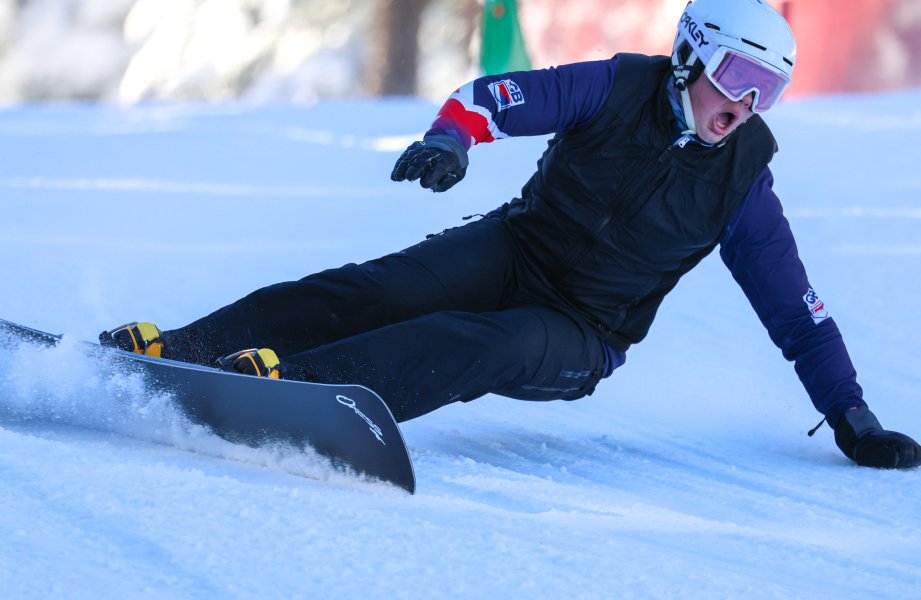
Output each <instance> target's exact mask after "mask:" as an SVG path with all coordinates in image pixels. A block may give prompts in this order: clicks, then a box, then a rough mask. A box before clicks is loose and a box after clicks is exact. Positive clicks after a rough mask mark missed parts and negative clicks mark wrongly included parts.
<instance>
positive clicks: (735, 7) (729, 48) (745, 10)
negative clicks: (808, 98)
mask: <svg viewBox="0 0 921 600" xmlns="http://www.w3.org/2000/svg"><path fill="white" fill-rule="evenodd" d="M795 60H796V43H795V41H794V40H793V31H792V30H791V29H790V25H789V24H787V21H786V20H785V19H784V18H783V16H781V15H780V13H778V12H777V11H776V10H774V8H773V7H772V6H771V5H769V4H768V3H767V2H765V1H764V0H696V1H695V2H691V3H688V5H687V7H686V8H685V10H684V13H683V14H682V15H681V19H680V20H679V21H678V33H677V35H676V36H675V43H674V46H673V47H672V65H673V71H674V75H675V85H676V87H677V88H678V90H680V91H681V95H682V100H683V102H684V112H685V118H686V119H687V121H688V129H689V132H691V133H693V130H694V123H693V121H694V117H693V113H692V111H691V110H690V99H689V98H688V94H687V90H686V88H687V85H688V84H689V83H690V82H692V81H694V79H696V78H697V77H699V76H700V74H701V73H703V74H705V75H706V76H707V78H708V79H710V81H711V82H712V83H713V85H714V86H716V88H717V89H718V90H720V91H721V92H722V93H723V94H724V95H726V96H727V97H729V98H730V99H732V100H741V99H742V98H743V97H745V96H746V95H747V94H749V93H751V92H754V100H753V102H752V110H754V111H755V112H764V111H766V110H768V109H769V108H771V107H772V106H774V105H775V104H776V103H777V101H778V100H779V98H780V95H781V94H782V93H783V91H784V90H785V89H786V87H787V86H788V85H789V83H790V76H791V75H792V73H793V63H794V62H795Z"/></svg>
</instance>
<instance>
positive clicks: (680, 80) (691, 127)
mask: <svg viewBox="0 0 921 600" xmlns="http://www.w3.org/2000/svg"><path fill="white" fill-rule="evenodd" d="M695 60H697V52H695V51H694V48H691V54H690V55H688V59H687V60H686V61H684V62H685V64H683V65H681V64H678V52H677V51H676V52H673V53H672V71H673V72H674V74H675V87H677V88H678V93H679V94H680V95H681V108H682V110H684V122H685V123H687V126H688V128H687V129H686V130H685V131H682V132H681V133H682V134H683V135H695V134H696V133H697V124H696V123H694V109H693V108H692V107H691V95H690V94H689V93H688V82H687V78H688V77H689V76H690V74H691V70H692V65H693V64H694V61H695Z"/></svg>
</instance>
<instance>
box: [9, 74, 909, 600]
mask: <svg viewBox="0 0 921 600" xmlns="http://www.w3.org/2000/svg"><path fill="white" fill-rule="evenodd" d="M919 107H921V91H910V92H904V93H899V94H891V95H880V96H864V97H837V98H823V99H813V100H808V101H796V102H789V103H786V104H784V105H782V106H781V107H780V108H779V109H778V110H777V111H776V113H775V114H770V115H768V121H769V123H770V124H771V126H772V128H773V130H774V132H775V134H776V136H777V138H778V140H779V144H780V148H781V152H780V153H779V154H778V155H777V157H776V159H775V161H774V163H773V164H772V168H773V170H774V173H775V176H776V178H777V182H776V185H775V189H776V191H777V192H778V194H779V195H780V197H781V199H782V200H783V201H784V204H785V207H786V214H787V216H788V218H789V219H790V221H791V224H792V227H793V229H794V232H795V233H796V234H797V237H798V241H799V248H800V254H801V256H802V258H803V260H804V262H805V263H806V266H807V269H808V271H809V273H810V277H811V282H812V284H813V287H814V288H815V289H816V290H817V291H818V293H819V294H820V296H821V297H822V299H823V300H824V301H825V302H826V304H827V306H828V307H829V310H830V312H831V315H832V316H833V317H834V318H835V321H836V322H837V323H838V326H839V327H840V328H841V330H842V332H843V334H844V336H845V340H846V341H847V343H848V347H849V349H850V352H851V356H852V358H853V360H854V363H855V365H856V367H857V371H858V375H859V380H860V382H861V384H862V385H863V387H864V390H865V395H866V398H867V400H868V402H869V404H870V406H871V408H873V410H874V411H875V412H876V414H877V415H878V417H879V418H880V420H881V421H882V423H883V425H884V426H886V427H888V428H890V429H895V430H898V431H902V432H904V433H908V434H909V435H913V436H915V437H919V436H921V404H919V387H921V386H919V382H921V374H919V369H918V365H919V357H921V339H919V335H918V331H919V329H921V327H919V320H921V318H919V317H917V316H916V312H917V310H918V296H919V293H921V241H919V240H921V236H919V227H921V176H919V170H918V162H919V158H921V152H919V150H918V145H917V140H918V139H919V138H921V108H919ZM435 108H436V107H435V106H433V105H431V104H428V103H425V102H422V101H413V100H389V101H371V100H366V101H365V100H362V101H359V100H353V101H335V102H328V103H319V104H314V105H311V106H285V105H262V106H251V105H246V104H239V103H224V104H213V105H212V104H190V105H182V104H180V105H175V104H164V105H159V104H151V105H140V106H136V107H131V108H124V107H113V106H105V105H81V104H62V105H45V106H22V107H14V108H7V109H4V110H2V111H0V205H2V209H3V210H2V215H3V218H2V220H0V256H3V260H2V261H0V282H2V286H3V293H2V295H0V317H2V318H5V319H9V320H13V321H17V322H20V323H23V324H26V325H30V326H33V327H37V328H39V329H44V330H48V331H53V332H63V333H65V334H68V335H67V336H66V337H65V341H64V343H63V344H62V346H61V347H59V348H57V349H53V350H40V349H36V348H29V347H21V348H19V349H16V350H3V351H2V352H0V590H2V595H3V597H5V598H45V597H53V596H58V597H65V598H130V597H151V598H214V597H222V598H314V597H324V598H358V597H361V598H392V597H396V598H430V597H432V598H441V597H451V598H455V597H457V598H479V597H525V596H526V597H534V598H558V597H565V598H573V599H574V598H600V597H610V598H630V597H635V598H785V599H786V598H817V597H839V598H911V597H914V598H918V597H921V558H919V557H921V505H919V498H921V472H919V471H909V472H896V471H879V470H871V469H863V468H859V467H856V466H855V465H853V464H852V463H851V462H850V461H848V460H847V459H846V458H845V457H844V456H842V455H841V454H840V452H839V451H838V449H837V448H836V447H835V445H834V441H833V435H832V431H831V429H829V428H828V427H823V428H822V429H820V430H819V432H818V433H817V434H816V436H815V437H814V438H808V437H807V436H806V431H807V430H808V429H809V428H811V427H812V426H813V425H815V424H816V423H817V422H818V420H819V419H820V418H821V416H820V415H819V413H817V412H816V411H815V409H814V408H813V407H812V405H811V403H810V402H809V399H808V398H807V396H806V394H805V392H804V390H803V388H802V386H801V385H800V383H799V381H798V379H797V378H796V375H795V373H794V371H793V368H792V365H791V364H789V363H787V362H786V361H785V360H784V359H783V358H782V356H781V355H780V352H779V351H778V350H777V349H776V348H775V347H774V346H773V345H772V344H771V342H770V340H769V338H768V337H767V335H766V333H765V331H764V330H763V328H762V326H761V324H760V323H759V321H758V319H757V318H756V316H755V314H754V312H753V311H752V310H751V308H750V306H749V305H748V302H747V301H746V300H745V298H744V296H743V295H742V293H741V291H740V290H739V289H738V287H737V286H736V284H735V283H734V282H733V280H732V278H731V277H730V275H729V273H728V271H727V270H726V269H725V267H724V266H723V264H722V263H721V261H720V260H719V258H718V256H717V254H716V253H714V254H713V255H712V256H710V257H709V258H707V259H706V260H705V261H704V262H703V263H702V264H701V265H700V267H698V268H697V269H696V270H695V271H694V272H692V273H691V274H689V275H688V276H686V277H685V279H684V280H683V281H682V282H681V283H680V284H679V286H678V288H677V289H676V290H675V292H674V293H673V294H672V295H671V296H670V297H669V298H668V299H667V300H666V301H665V303H664V304H663V306H662V309H661V311H660V314H659V317H658V320H657V321H656V323H655V325H654V326H653V329H652V332H651V333H650V335H649V338H648V339H647V340H646V341H645V342H644V343H642V344H640V345H638V346H636V347H635V348H633V349H631V351H630V352H629V358H628V362H627V364H626V365H625V366H624V367H623V368H622V369H620V370H618V371H617V372H616V373H615V375H614V376H613V377H611V378H610V379H609V380H606V381H604V382H603V383H602V384H601V385H600V386H599V388H598V390H597V391H596V392H595V394H594V395H593V396H591V397H589V398H585V399H583V400H579V401H575V402H548V403H529V402H522V401H515V400H509V399H504V398H499V397H495V396H489V397H486V398H483V399H480V400H478V401H475V402H472V403H468V404H458V405H452V406H449V407H446V408H444V409H441V410H439V411H436V412H435V413H432V414H430V415H427V416H424V417H422V418H419V419H417V420H414V421H411V422H408V423H404V424H403V425H402V426H401V429H402V431H403V434H404V437H405V438H406V442H407V444H408V447H409V450H410V453H411V456H412V459H413V461H414V464H415V469H416V475H417V479H418V492H417V494H416V495H414V496H410V495H408V494H406V493H405V492H403V491H401V490H398V489H395V488H393V487H390V486H387V485H384V484H381V483H375V482H369V481H363V480H360V479H357V478H353V477H350V476H347V475H344V474H340V473H337V472H334V471H331V470H330V469H329V468H328V467H327V466H325V464H324V463H323V461H322V460H319V459H317V458H316V457H315V456H312V455H310V453H309V452H300V451H298V450H296V449H292V448H273V449H261V450H259V449H251V448H245V447H239V446H235V445H232V444H230V443H228V442H225V441H223V440H221V439H220V438H218V437H216V436H214V435H213V434H211V433H210V432H209V431H208V430H207V429H205V428H203V427H200V426H195V425H193V424H191V423H189V422H188V421H187V420H186V419H185V418H184V417H183V416H182V414H181V413H180V412H178V411H177V410H176V409H175V408H174V407H173V405H172V404H171V403H170V399H169V398H168V397H163V396H157V395H155V394H151V393H150V392H149V391H148V390H145V386H144V382H143V381H140V380H135V379H132V378H131V377H128V376H125V375H119V374H118V373H114V372H112V370H111V369H110V368H109V367H108V366H107V365H106V364H103V363H100V362H98V360H96V359H92V358H89V357H86V356H84V354H83V352H82V351H81V345H80V344H79V343H78V342H77V341H76V340H79V339H95V336H96V335H97V334H98V332H99V331H101V330H103V329H107V328H111V327H113V326H115V325H118V324H120V323H123V322H126V321H131V320H150V321H153V322H155V323H157V324H159V325H160V326H161V327H163V328H174V327H178V326H181V325H184V324H186V323H188V322H190V321H192V320H194V319H196V318H198V317H200V316H202V315H204V314H207V313H208V312H210V311H212V310H214V309H216V308H218V307H220V306H222V305H224V304H226V303H228V302H230V301H233V300H235V299H236V298H238V297H240V296H242V295H244V294H246V293H248V292H249V291H251V290H253V289H256V288H258V287H261V286H263V285H267V284H270V283H274V282H277V281H282V280H289V279H296V278H300V277H302V276H304V275H306V274H309V273H312V272H315V271H317V270H320V269H324V268H329V267H335V266H338V265H341V264H343V263H346V262H352V261H362V260H366V259H370V258H374V257H377V256H379V255H382V254H384V253H387V252H390V251H394V250H398V249H400V248H403V247H406V246H409V245H411V244H413V243H415V242H417V241H418V240H420V239H422V238H424V236H425V235H426V234H428V233H433V232H437V231H440V230H442V229H444V228H446V227H451V226H455V225H458V224H461V223H462V222H463V221H462V220H461V217H462V216H464V215H470V214H473V213H482V212H486V211H488V210H490V209H491V208H493V207H495V206H497V205H499V204H500V203H502V202H504V201H506V200H508V199H510V198H511V197H513V196H514V195H515V194H516V192H517V191H518V189H520V186H521V184H522V183H523V182H524V181H525V180H526V178H527V177H528V176H529V175H530V173H531V172H532V170H533V168H534V163H535V161H536V159H537V158H538V157H539V155H540V153H541V151H542V148H543V146H544V144H545V138H533V139H516V140H503V141H500V142H497V143H494V144H491V145H488V146H483V147H476V148H474V150H473V151H472V153H471V167H470V169H469V172H468V175H467V178H466V179H465V180H464V181H463V182H461V183H460V184H459V185H458V186H457V187H456V188H454V189H453V190H451V191H450V192H448V193H446V194H441V195H433V194H431V193H430V192H427V191H425V190H422V189H420V188H418V187H417V186H414V185H410V184H396V183H392V182H391V181H390V180H389V173H390V169H391V167H392V164H393V162H394V160H395V159H396V157H397V156H398V154H399V152H400V151H401V150H402V148H403V147H404V146H405V145H406V144H407V143H409V142H410V141H412V140H413V139H415V138H416V137H417V136H418V135H420V134H421V133H422V132H423V131H424V130H425V129H426V127H427V125H428V123H429V122H430V121H431V119H432V117H433V115H434V112H435ZM423 343H424V342H423Z"/></svg>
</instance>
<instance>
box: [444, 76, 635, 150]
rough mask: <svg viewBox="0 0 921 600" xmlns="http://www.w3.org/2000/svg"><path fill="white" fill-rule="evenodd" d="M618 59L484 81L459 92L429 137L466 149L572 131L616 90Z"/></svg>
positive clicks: (585, 120)
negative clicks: (452, 141)
mask: <svg viewBox="0 0 921 600" xmlns="http://www.w3.org/2000/svg"><path fill="white" fill-rule="evenodd" d="M616 67H617V61H616V59H613V58H611V59H608V60H599V61H593V62H582V63H575V64H571V65H563V66H561V67H554V68H550V69H543V70H539V71H517V72H514V73H505V74H503V75H489V76H486V77H480V78H479V79H475V80H473V81H471V82H469V83H467V84H464V85H463V86H461V87H460V88H458V89H457V90H456V91H455V92H454V93H453V94H452V95H451V97H449V98H448V100H447V101H446V102H445V104H444V106H442V107H441V110H439V111H438V117H437V118H436V119H435V122H434V123H433V124H432V127H431V128H430V129H429V131H428V132H427V134H426V135H436V134H440V135H445V134H447V135H451V136H454V137H455V138H456V139H457V140H458V141H459V142H460V143H461V144H462V145H463V146H464V147H465V148H467V149H469V148H470V146H472V145H474V144H479V143H486V142H492V141H494V140H497V139H501V138H506V137H517V136H526V135H543V134H547V133H557V132H560V131H565V130H567V129H572V128H574V127H577V126H579V125H580V124H583V123H586V122H588V121H590V120H591V119H592V117H594V116H595V115H596V114H598V112H599V111H600V110H601V108H602V107H603V106H604V103H605V101H606V100H607V98H608V95H609V94H610V93H611V89H612V88H613V86H614V72H615V70H616Z"/></svg>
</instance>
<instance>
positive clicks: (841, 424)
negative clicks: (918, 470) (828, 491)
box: [835, 406, 921, 469]
mask: <svg viewBox="0 0 921 600" xmlns="http://www.w3.org/2000/svg"><path fill="white" fill-rule="evenodd" d="M835 443H836V444H838V447H839V448H841V452H844V455H845V456H847V457H848V458H850V459H851V460H853V461H854V462H856V463H857V464H858V465H860V466H862V467H877V468H879V469H910V468H912V467H917V466H918V465H921V446H919V445H918V442H916V441H915V440H913V439H911V438H910V437H908V436H907V435H904V434H901V433H896V432H895V431H886V430H885V429H883V426H882V425H880V424H879V420H877V418H876V415H874V414H873V413H872V412H870V409H869V408H867V407H866V406H860V407H858V408H851V409H849V410H847V411H845V412H844V414H843V415H841V418H840V419H838V424H837V425H836V426H835Z"/></svg>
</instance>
